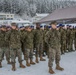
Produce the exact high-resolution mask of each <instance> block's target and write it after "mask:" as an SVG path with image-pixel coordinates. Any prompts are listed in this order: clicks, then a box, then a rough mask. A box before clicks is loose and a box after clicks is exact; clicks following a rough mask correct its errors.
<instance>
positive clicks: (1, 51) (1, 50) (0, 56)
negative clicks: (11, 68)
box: [0, 48, 10, 62]
mask: <svg viewBox="0 0 76 75" xmlns="http://www.w3.org/2000/svg"><path fill="white" fill-rule="evenodd" d="M4 54H5V55H6V60H7V61H9V60H10V49H9V48H0V62H2V59H3V55H4Z"/></svg>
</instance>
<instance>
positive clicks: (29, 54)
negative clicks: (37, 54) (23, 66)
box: [24, 48, 33, 60]
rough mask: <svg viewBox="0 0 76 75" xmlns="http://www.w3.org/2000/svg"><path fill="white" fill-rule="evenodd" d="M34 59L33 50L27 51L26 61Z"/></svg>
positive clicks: (25, 54)
mask: <svg viewBox="0 0 76 75" xmlns="http://www.w3.org/2000/svg"><path fill="white" fill-rule="evenodd" d="M29 58H30V59H31V60H32V59H33V49H27V48H26V49H25V53H24V59H25V60H28V59H29Z"/></svg>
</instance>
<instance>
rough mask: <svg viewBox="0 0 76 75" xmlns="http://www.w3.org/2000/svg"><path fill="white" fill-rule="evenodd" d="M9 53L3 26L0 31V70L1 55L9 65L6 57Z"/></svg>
mask: <svg viewBox="0 0 76 75" xmlns="http://www.w3.org/2000/svg"><path fill="white" fill-rule="evenodd" d="M8 51H9V40H8V37H7V32H6V26H5V25H3V26H2V27H1V31H0V68H1V67H2V64H1V62H2V59H3V54H5V55H6V60H7V63H8V64H10V56H9V55H7V54H8Z"/></svg>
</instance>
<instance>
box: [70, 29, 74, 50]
mask: <svg viewBox="0 0 76 75" xmlns="http://www.w3.org/2000/svg"><path fill="white" fill-rule="evenodd" d="M70 30H71V33H70V40H69V41H70V46H69V49H70V50H71V51H73V41H74V30H73V29H70Z"/></svg>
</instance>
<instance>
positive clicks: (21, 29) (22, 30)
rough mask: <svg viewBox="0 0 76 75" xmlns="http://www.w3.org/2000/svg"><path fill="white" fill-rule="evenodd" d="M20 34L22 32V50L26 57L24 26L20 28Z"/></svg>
mask: <svg viewBox="0 0 76 75" xmlns="http://www.w3.org/2000/svg"><path fill="white" fill-rule="evenodd" d="M20 32H21V50H22V52H23V55H24V52H25V49H24V40H23V39H24V37H23V35H24V34H25V27H24V26H21V27H20Z"/></svg>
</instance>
